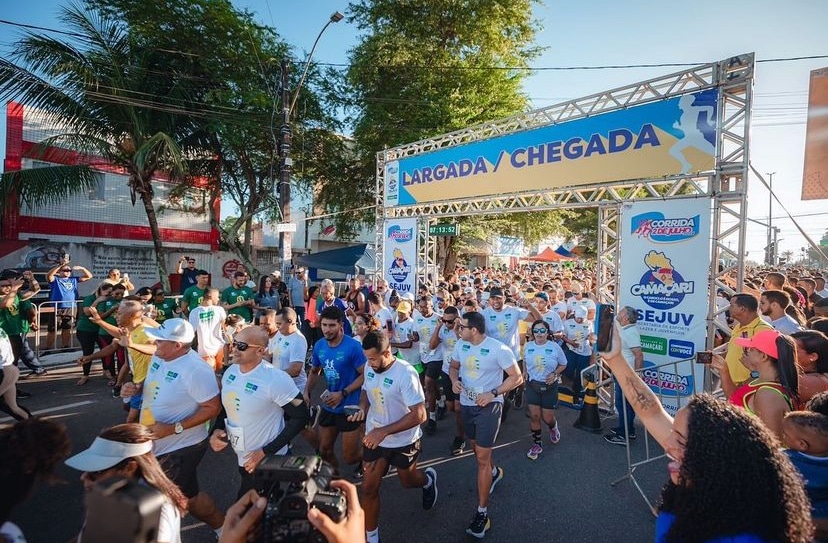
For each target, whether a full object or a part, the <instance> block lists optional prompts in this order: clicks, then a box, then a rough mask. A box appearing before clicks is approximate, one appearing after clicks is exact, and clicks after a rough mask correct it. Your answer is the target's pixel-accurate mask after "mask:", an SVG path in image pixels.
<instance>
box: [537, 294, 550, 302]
mask: <svg viewBox="0 0 828 543" xmlns="http://www.w3.org/2000/svg"><path fill="white" fill-rule="evenodd" d="M535 298H540V299H541V300H546V301H547V302H548V301H549V294H547V293H545V292H538V293H536V294H535Z"/></svg>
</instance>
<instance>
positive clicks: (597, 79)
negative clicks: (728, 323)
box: [0, 0, 828, 260]
mask: <svg viewBox="0 0 828 543" xmlns="http://www.w3.org/2000/svg"><path fill="white" fill-rule="evenodd" d="M63 3H64V1H63V0H37V1H35V2H12V1H10V0H5V1H3V10H2V13H1V14H0V18H2V19H6V20H10V21H13V22H18V23H26V24H35V25H42V26H47V27H55V26H56V25H57V21H56V19H55V14H56V13H57V8H58V6H60V5H62V4H63ZM234 4H235V5H236V6H238V7H246V8H249V9H250V10H251V11H253V12H255V13H256V14H257V15H258V18H259V20H260V22H261V23H263V24H266V25H270V26H273V27H275V28H276V30H277V32H279V34H280V35H281V36H282V37H283V38H284V39H285V40H286V41H287V42H289V43H291V44H293V46H294V47H295V48H296V49H297V51H299V52H300V56H301V52H304V51H308V50H310V47H311V45H312V44H313V40H314V39H315V37H316V35H317V34H318V32H319V30H320V29H321V28H322V26H323V25H324V24H325V23H326V22H327V20H328V17H329V16H330V14H331V13H333V12H334V11H335V10H339V11H342V12H346V11H347V6H348V2H347V1H344V0H304V1H303V2H292V1H289V0H234ZM535 16H536V17H537V18H538V19H539V20H540V21H541V24H542V25H543V27H544V28H543V30H542V31H541V32H539V33H538V35H537V43H538V44H539V45H542V46H545V47H547V49H546V51H545V52H544V53H543V55H542V56H541V57H540V58H538V59H537V60H536V61H535V62H534V65H533V67H534V68H550V67H562V66H583V65H601V66H606V65H627V64H642V63H646V64H651V63H671V62H681V63H684V62H687V63H707V62H713V61H717V60H721V59H724V58H727V57H730V56H732V55H736V54H739V53H745V52H751V51H753V52H755V53H756V56H757V59H772V58H787V57H800V56H811V55H828V33H827V32H825V21H826V20H828V2H826V1H823V0H789V1H788V2H785V3H780V2H776V1H771V0H751V1H749V0H716V1H714V0H697V1H695V2H687V3H679V2H664V1H652V0H651V1H647V0H626V1H624V2H620V1H617V0H615V1H610V0H592V1H588V2H553V1H547V2H546V3H545V4H544V5H541V6H538V7H536V9H535ZM18 35H19V34H18V32H17V31H16V30H15V29H14V28H13V27H10V26H9V25H3V24H0V54H2V55H4V56H5V55H8V52H9V44H10V43H11V42H12V41H13V40H14V39H15V38H16V37H17V36H18ZM357 39H358V36H357V31H356V29H355V28H353V27H351V26H349V25H348V23H347V22H346V21H344V20H343V21H341V22H339V23H337V24H334V25H331V26H330V27H329V28H328V29H327V31H326V32H325V35H324V36H323V37H322V39H321V41H320V43H319V46H318V47H317V50H316V52H315V54H314V60H316V61H317V62H326V63H345V62H347V56H346V53H347V50H348V49H349V48H350V47H352V46H353V45H354V44H355V43H356V42H357ZM826 66H828V58H823V59H816V60H805V61H795V62H779V63H759V64H757V69H756V79H755V85H754V92H755V95H754V97H755V100H754V110H753V124H752V131H751V142H750V143H751V161H752V163H753V164H754V166H755V167H756V168H757V169H758V170H759V171H760V172H763V173H765V172H776V175H775V176H774V192H776V193H777V196H778V197H779V198H780V200H781V201H782V202H783V204H784V205H785V206H786V207H787V208H788V209H789V210H790V211H791V213H792V214H793V215H794V216H799V218H798V220H799V222H800V224H801V225H802V226H803V228H804V229H805V231H806V232H808V234H809V235H811V236H812V237H813V238H814V239H815V240H817V241H818V240H819V238H820V237H821V236H822V234H823V232H825V230H826V229H827V228H828V206H827V205H826V203H828V202H826V200H816V201H810V202H803V201H800V199H799V194H800V191H801V182H802V161H803V153H804V143H805V119H806V107H807V100H808V82H809V74H810V71H811V70H814V69H817V68H823V67H826ZM678 70H680V68H646V69H641V68H638V69H622V70H595V71H593V70H589V71H577V70H573V71H558V70H540V69H539V70H537V71H535V72H534V73H533V75H532V76H531V77H530V78H529V79H528V81H527V83H526V85H525V91H526V93H527V95H528V96H529V97H530V99H531V100H532V104H533V106H534V107H544V106H549V105H552V104H554V103H557V102H561V101H564V100H567V99H572V98H577V97H579V96H586V95H589V94H592V93H595V92H600V91H602V90H606V89H612V88H614V87H620V86H624V85H627V84H630V83H634V82H636V81H639V80H644V79H649V78H652V77H657V76H660V75H664V74H667V73H670V72H673V71H678ZM4 109H5V108H4ZM0 149H5V111H3V116H2V119H0ZM748 198H749V211H748V216H749V217H751V218H754V219H757V220H760V221H763V222H765V221H766V220H767V215H768V192H767V190H766V189H765V188H764V187H762V186H761V184H760V182H759V181H758V180H754V179H751V182H750V188H749V192H748ZM773 215H774V224H775V225H776V226H778V227H779V228H781V230H782V231H781V233H780V234H779V237H780V238H781V239H782V241H781V242H780V246H781V250H783V251H784V250H788V249H790V250H792V251H795V252H797V253H798V251H799V250H800V248H801V247H802V246H804V245H805V241H804V239H803V238H802V236H801V235H800V234H799V233H798V232H797V230H796V228H795V226H794V225H793V223H792V222H791V221H790V220H788V219H786V218H785V219H782V218H781V217H782V215H783V212H782V210H781V208H780V207H779V206H778V205H776V204H774V212H773ZM777 217H780V218H778V219H777ZM766 232H767V230H766V229H765V228H764V227H762V226H759V225H756V224H754V223H749V227H748V236H747V243H748V251H749V258H751V259H755V260H761V258H762V248H763V247H764V245H765V237H766Z"/></svg>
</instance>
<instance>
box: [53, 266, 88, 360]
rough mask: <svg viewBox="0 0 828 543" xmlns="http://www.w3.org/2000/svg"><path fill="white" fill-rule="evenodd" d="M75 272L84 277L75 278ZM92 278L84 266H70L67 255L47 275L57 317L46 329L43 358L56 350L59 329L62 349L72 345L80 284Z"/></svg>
mask: <svg viewBox="0 0 828 543" xmlns="http://www.w3.org/2000/svg"><path fill="white" fill-rule="evenodd" d="M73 270H77V271H79V272H81V273H82V275H81V276H79V277H75V276H73V275H72V271H73ZM92 277H93V275H92V272H90V271H89V270H87V269H86V268H84V267H83V266H72V265H70V264H69V255H66V257H65V258H64V261H63V262H61V263H60V264H59V265H57V266H55V267H54V268H52V269H51V270H50V271H49V273H47V274H46V281H48V282H49V301H50V302H56V303H55V304H49V305H50V306H52V307H51V308H54V311H55V315H54V318H52V319H49V324H48V325H47V327H46V330H47V333H46V346H45V350H44V351H43V352H42V353H41V356H43V355H47V354H51V353H50V351H51V350H52V349H54V348H55V332H56V331H57V329H58V327H59V328H60V341H61V348H63V349H66V348H68V347H70V346H71V345H72V338H71V335H70V333H71V332H72V324H73V321H74V318H75V302H76V301H77V300H79V299H80V296H79V295H78V283H83V282H86V281H89V280H90V279H92ZM51 308H50V309H51Z"/></svg>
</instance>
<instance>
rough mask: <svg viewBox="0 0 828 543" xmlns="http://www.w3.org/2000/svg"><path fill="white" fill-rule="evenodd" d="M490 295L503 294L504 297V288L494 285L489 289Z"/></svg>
mask: <svg viewBox="0 0 828 543" xmlns="http://www.w3.org/2000/svg"><path fill="white" fill-rule="evenodd" d="M489 296H490V297H494V296H501V297H502V296H503V289H502V288H500V287H493V288H492V289H491V290H489Z"/></svg>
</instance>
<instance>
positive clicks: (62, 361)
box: [20, 349, 81, 375]
mask: <svg viewBox="0 0 828 543" xmlns="http://www.w3.org/2000/svg"><path fill="white" fill-rule="evenodd" d="M80 357H81V351H80V349H77V350H75V351H61V352H57V353H54V354H48V355H46V356H43V355H41V356H40V357H38V358H39V359H40V364H41V365H42V366H43V367H44V368H46V369H47V370H50V369H57V368H64V367H67V366H75V365H76V364H77V361H78V358H80ZM20 369H21V370H22V371H21V374H22V375H28V374H29V373H31V372H29V371H28V369H26V368H25V367H24V366H23V365H22V364H21V365H20Z"/></svg>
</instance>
